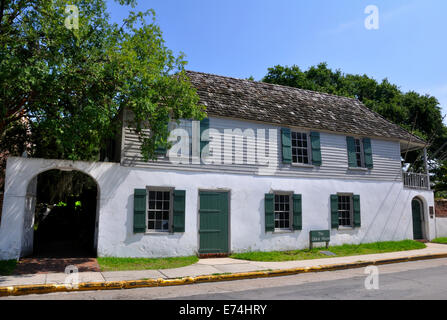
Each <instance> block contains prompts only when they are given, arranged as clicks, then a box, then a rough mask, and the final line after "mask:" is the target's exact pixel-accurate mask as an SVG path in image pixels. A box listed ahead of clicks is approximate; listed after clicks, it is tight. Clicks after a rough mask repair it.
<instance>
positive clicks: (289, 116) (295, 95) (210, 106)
mask: <svg viewBox="0 0 447 320" xmlns="http://www.w3.org/2000/svg"><path fill="white" fill-rule="evenodd" d="M187 75H188V77H189V78H190V81H191V84H192V85H193V86H194V87H195V88H196V90H197V94H198V95H199V97H200V103H202V104H204V105H205V106H206V107H207V110H206V111H207V113H208V115H209V116H220V117H231V118H238V119H243V120H252V121H261V122H266V123H272V124H278V125H283V126H295V127H302V128H308V129H320V130H326V131H331V132H337V133H348V134H353V135H361V136H369V137H378V138H392V139H397V140H399V141H401V143H402V142H405V143H409V144H412V145H420V146H422V145H425V144H426V143H425V141H423V140H422V139H420V138H418V137H416V136H415V135H413V134H411V133H409V132H408V131H406V130H405V129H403V128H401V127H400V126H398V125H396V124H394V123H392V122H390V121H388V120H386V119H385V118H383V117H382V116H381V115H379V114H378V113H376V112H373V111H371V110H370V109H368V108H367V107H366V106H365V105H364V104H363V103H362V102H360V101H359V100H357V99H352V98H347V97H341V96H335V95H331V94H326V93H320V92H315V91H309V90H303V89H298V88H292V87H286V86H281V85H276V84H269V83H264V82H256V81H250V80H242V79H235V78H230V77H224V76H218V75H213V74H207V73H201V72H195V71H187Z"/></svg>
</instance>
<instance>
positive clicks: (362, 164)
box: [350, 137, 366, 169]
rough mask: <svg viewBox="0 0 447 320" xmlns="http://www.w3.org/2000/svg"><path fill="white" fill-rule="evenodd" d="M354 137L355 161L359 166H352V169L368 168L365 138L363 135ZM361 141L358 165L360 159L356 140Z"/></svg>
mask: <svg viewBox="0 0 447 320" xmlns="http://www.w3.org/2000/svg"><path fill="white" fill-rule="evenodd" d="M353 138H354V146H355V149H356V150H355V161H356V164H357V166H356V167H351V168H350V169H366V162H365V150H364V148H363V138H361V137H353ZM357 140H358V141H359V146H360V151H359V152H360V166H359V165H358V162H357V161H358V160H357V145H356V141H357Z"/></svg>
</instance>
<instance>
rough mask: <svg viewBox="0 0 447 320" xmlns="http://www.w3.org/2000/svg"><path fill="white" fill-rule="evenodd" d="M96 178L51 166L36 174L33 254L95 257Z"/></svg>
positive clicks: (57, 256)
mask: <svg viewBox="0 0 447 320" xmlns="http://www.w3.org/2000/svg"><path fill="white" fill-rule="evenodd" d="M97 194H98V190H97V185H96V182H95V181H94V180H93V179H92V178H91V177H89V176H88V175H86V174H83V173H81V172H78V171H68V172H67V171H60V170H51V171H47V172H44V173H41V174H40V175H39V176H38V178H37V198H36V213H35V220H34V241H33V243H34V245H33V256H34V257H45V258H74V257H94V256H95V254H96V253H95V251H96V250H95V248H94V243H95V241H94V237H95V221H96V198H97Z"/></svg>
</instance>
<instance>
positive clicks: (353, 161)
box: [346, 137, 373, 169]
mask: <svg viewBox="0 0 447 320" xmlns="http://www.w3.org/2000/svg"><path fill="white" fill-rule="evenodd" d="M346 144H347V149H348V150H347V151H348V166H349V168H368V169H372V168H373V154H372V148H371V139H369V138H363V139H362V138H354V137H346Z"/></svg>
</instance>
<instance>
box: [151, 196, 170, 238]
mask: <svg viewBox="0 0 447 320" xmlns="http://www.w3.org/2000/svg"><path fill="white" fill-rule="evenodd" d="M147 208H148V210H147V231H149V232H169V231H170V221H171V216H172V189H163V188H160V189H152V188H150V189H148V206H147Z"/></svg>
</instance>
